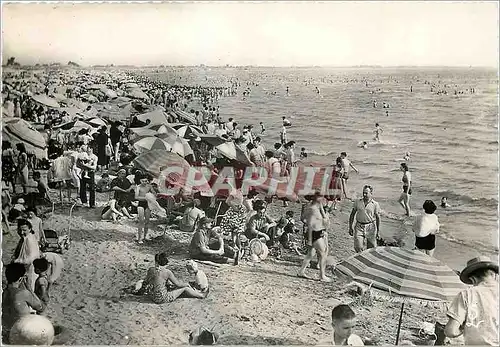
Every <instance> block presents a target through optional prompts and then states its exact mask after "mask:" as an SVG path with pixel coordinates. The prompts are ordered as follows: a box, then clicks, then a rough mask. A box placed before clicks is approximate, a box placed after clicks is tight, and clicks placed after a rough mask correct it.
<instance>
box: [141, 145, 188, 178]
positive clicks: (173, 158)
mask: <svg viewBox="0 0 500 347" xmlns="http://www.w3.org/2000/svg"><path fill="white" fill-rule="evenodd" d="M133 163H134V165H135V166H136V167H137V168H139V169H141V170H145V171H147V172H149V173H151V174H153V175H155V176H158V175H159V173H160V171H161V170H162V169H163V168H164V167H166V166H180V167H183V168H185V167H189V164H188V162H187V161H186V160H185V159H184V158H182V157H180V156H179V155H178V154H175V153H173V152H168V151H166V150H162V149H154V150H151V151H148V152H145V153H143V154H140V155H139V156H137V157H136V158H135V159H134V160H133Z"/></svg>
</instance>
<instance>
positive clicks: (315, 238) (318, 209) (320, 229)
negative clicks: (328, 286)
mask: <svg viewBox="0 0 500 347" xmlns="http://www.w3.org/2000/svg"><path fill="white" fill-rule="evenodd" d="M321 199H322V197H321V195H320V194H319V193H318V192H316V193H315V194H314V195H313V196H312V197H311V202H310V203H309V205H308V206H306V208H305V210H304V219H305V221H306V224H307V240H306V241H307V246H308V251H307V254H306V256H305V258H304V260H303V262H302V266H301V267H300V270H299V272H298V274H297V276H299V277H302V278H310V277H309V276H307V275H306V268H307V267H308V266H309V263H310V262H311V259H312V256H313V249H315V250H316V252H317V254H318V261H319V276H320V277H319V280H320V281H323V282H331V278H330V277H327V276H326V258H327V256H328V234H327V232H326V227H327V225H328V223H329V221H330V220H329V218H328V215H327V214H326V212H325V210H324V209H323V205H322V203H321Z"/></svg>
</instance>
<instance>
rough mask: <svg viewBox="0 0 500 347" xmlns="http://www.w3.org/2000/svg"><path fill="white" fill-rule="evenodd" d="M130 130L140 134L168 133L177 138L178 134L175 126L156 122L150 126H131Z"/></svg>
mask: <svg viewBox="0 0 500 347" xmlns="http://www.w3.org/2000/svg"><path fill="white" fill-rule="evenodd" d="M130 130H131V131H132V132H133V133H134V134H136V135H138V136H155V135H157V134H167V135H169V136H172V137H174V138H176V137H177V136H178V134H177V132H176V131H175V129H174V128H172V127H170V126H168V125H166V124H155V125H152V126H149V127H142V128H130Z"/></svg>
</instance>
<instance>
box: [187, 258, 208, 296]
mask: <svg viewBox="0 0 500 347" xmlns="http://www.w3.org/2000/svg"><path fill="white" fill-rule="evenodd" d="M186 268H187V270H188V272H189V274H191V275H195V280H194V281H193V282H189V284H190V285H191V287H193V289H196V290H199V291H200V292H202V293H206V292H208V278H207V275H206V274H205V272H203V271H202V270H198V264H196V262H195V261H194V260H191V259H190V260H188V261H187V264H186Z"/></svg>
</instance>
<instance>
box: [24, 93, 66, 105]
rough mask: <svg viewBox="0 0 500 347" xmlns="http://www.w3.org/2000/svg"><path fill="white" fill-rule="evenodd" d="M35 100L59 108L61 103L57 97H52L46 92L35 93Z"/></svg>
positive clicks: (33, 97)
mask: <svg viewBox="0 0 500 347" xmlns="http://www.w3.org/2000/svg"><path fill="white" fill-rule="evenodd" d="M31 98H32V99H33V100H34V101H36V102H37V103H39V104H42V105H44V106H48V107H52V108H59V107H60V106H59V103H58V102H57V100H56V99H53V98H50V97H48V96H47V95H45V94H38V95H33V96H32V97H31Z"/></svg>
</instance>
